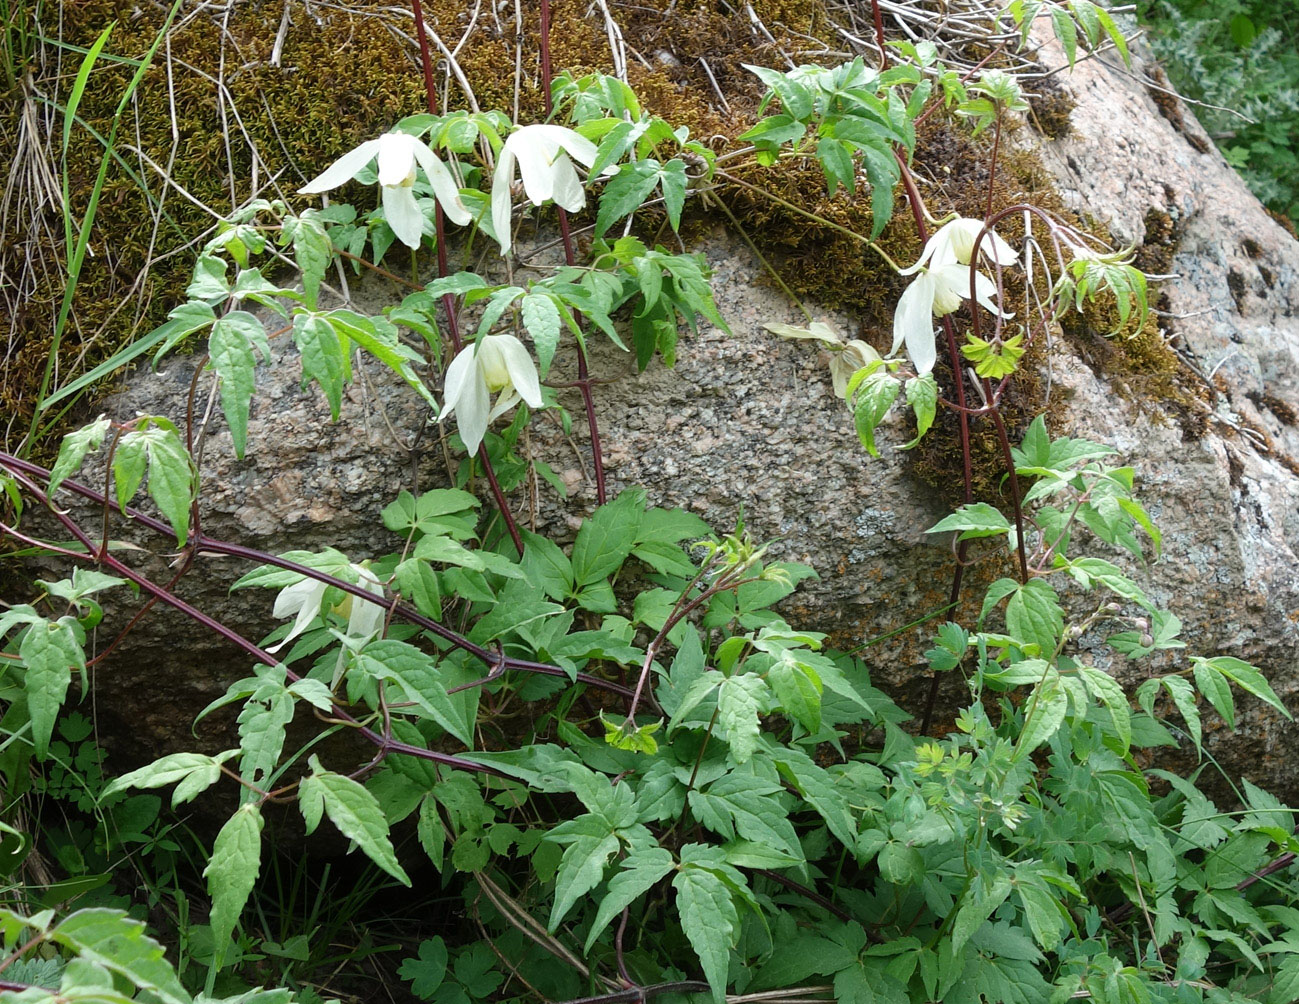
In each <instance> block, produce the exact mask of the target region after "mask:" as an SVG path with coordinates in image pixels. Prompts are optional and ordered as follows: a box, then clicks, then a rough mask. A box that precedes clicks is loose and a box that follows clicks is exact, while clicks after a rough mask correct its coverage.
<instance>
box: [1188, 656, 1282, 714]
mask: <svg viewBox="0 0 1299 1004" xmlns="http://www.w3.org/2000/svg"><path fill="white" fill-rule="evenodd" d="M1201 661H1203V662H1205V663H1207V664H1208V665H1209V666H1211V667H1212V668H1213V669H1215V670H1217V671H1218V672H1219V673H1221V674H1222V675H1223V676H1225V677H1226V678H1227V679H1228V680H1230V681H1231V682H1232V683H1234V684H1235V685H1236V686H1238V687H1239V688H1240V689H1241V690H1243V691H1245V692H1246V693H1250V694H1253V695H1254V696H1255V697H1257V698H1258V699H1259V700H1261V701H1266V702H1267V703H1268V704H1270V705H1271V706H1272V707H1273V708H1275V709H1276V710H1277V711H1279V712H1281V714H1283V715H1285V716H1286V718H1288V719H1290V720H1291V721H1293V720H1294V716H1293V715H1291V714H1290V711H1289V709H1288V708H1286V706H1285V705H1284V704H1282V703H1281V699H1280V698H1279V697H1277V696H1276V692H1275V691H1274V690H1273V689H1272V687H1271V685H1270V684H1269V683H1268V682H1267V679H1266V677H1264V676H1263V674H1262V673H1261V672H1259V670H1258V669H1257V668H1255V667H1254V666H1251V665H1250V664H1249V663H1247V662H1244V661H1243V660H1241V659H1237V658H1234V657H1233V656H1230V655H1219V656H1215V657H1214V658H1212V659H1204V660H1201ZM1223 717H1224V718H1225V717H1226V716H1225V715H1224V716H1223Z"/></svg>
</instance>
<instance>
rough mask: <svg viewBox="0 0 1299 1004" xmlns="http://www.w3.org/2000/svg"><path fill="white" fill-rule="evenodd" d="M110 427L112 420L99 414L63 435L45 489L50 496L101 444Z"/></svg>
mask: <svg viewBox="0 0 1299 1004" xmlns="http://www.w3.org/2000/svg"><path fill="white" fill-rule="evenodd" d="M111 427H112V422H110V421H109V420H108V418H107V417H106V416H104V415H101V416H100V417H99V418H97V419H96V420H95V421H93V422H91V423H90V424H89V425H86V426H83V427H82V428H80V429H77V430H76V431H75V432H69V433H68V434H67V435H66V436H64V437H63V442H62V444H60V446H59V456H58V459H57V460H55V461H54V466H53V468H51V469H50V483H49V488H48V489H47V490H48V493H49V494H50V495H51V496H52V495H53V494H54V493H55V492H56V491H58V488H59V485H60V484H61V483H62V482H63V481H65V480H66V479H67V478H69V477H71V476H72V475H73V474H75V473H76V472H77V471H78V470H80V469H81V463H82V461H84V460H85V459H86V454H88V453H94V452H95V451H96V450H98V449H99V447H100V446H101V445H103V442H104V437H105V436H106V435H107V434H108V430H109V429H110V428H111Z"/></svg>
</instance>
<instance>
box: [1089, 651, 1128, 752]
mask: <svg viewBox="0 0 1299 1004" xmlns="http://www.w3.org/2000/svg"><path fill="white" fill-rule="evenodd" d="M1078 674H1079V675H1080V676H1081V677H1082V678H1083V681H1084V682H1085V683H1086V684H1087V689H1088V690H1090V691H1091V692H1092V694H1093V695H1094V696H1095V697H1097V698H1099V699H1100V701H1101V703H1102V704H1104V705H1105V707H1107V708H1108V709H1109V712H1110V718H1111V719H1113V721H1114V731H1115V732H1116V733H1117V734H1118V737H1119V742H1121V743H1122V744H1123V748H1124V750H1125V751H1126V750H1127V748H1128V747H1129V746H1131V745H1132V709H1131V707H1130V706H1129V705H1128V695H1127V694H1125V693H1124V692H1123V688H1122V687H1121V686H1119V683H1118V681H1117V680H1115V679H1114V677H1112V676H1110V675H1109V674H1108V673H1106V672H1105V671H1104V670H1101V669H1097V668H1096V667H1094V666H1088V665H1086V664H1083V665H1080V666H1079V667H1078Z"/></svg>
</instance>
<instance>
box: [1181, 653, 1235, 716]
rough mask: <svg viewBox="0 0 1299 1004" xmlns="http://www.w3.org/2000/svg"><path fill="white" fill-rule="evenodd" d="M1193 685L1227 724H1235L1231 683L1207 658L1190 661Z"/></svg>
mask: <svg viewBox="0 0 1299 1004" xmlns="http://www.w3.org/2000/svg"><path fill="white" fill-rule="evenodd" d="M1192 666H1193V667H1194V668H1193V670H1192V671H1193V673H1194V675H1195V686H1196V687H1197V688H1198V689H1199V691H1200V693H1201V694H1203V695H1204V696H1205V698H1207V699H1208V701H1209V703H1210V704H1212V705H1213V706H1214V708H1215V709H1216V710H1217V712H1218V714H1220V715H1222V717H1223V718H1224V719H1225V720H1226V722H1227V724H1228V725H1229V726H1233V727H1234V726H1235V724H1236V701H1235V699H1234V698H1233V697H1232V696H1231V685H1230V684H1228V682H1227V678H1226V677H1225V676H1223V675H1222V673H1220V672H1219V671H1218V670H1217V669H1216V668H1215V667H1214V666H1213V665H1212V664H1211V663H1210V662H1209V660H1207V659H1196V660H1194V661H1193V662H1192Z"/></svg>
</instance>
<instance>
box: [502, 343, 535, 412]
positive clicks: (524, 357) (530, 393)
mask: <svg viewBox="0 0 1299 1004" xmlns="http://www.w3.org/2000/svg"><path fill="white" fill-rule="evenodd" d="M495 342H496V348H497V349H498V350H499V351H500V353H501V358H503V359H504V360H505V368H506V370H508V371H509V374H510V384H511V385H512V386H513V387H514V389H515V390H516V391H517V392H518V394H519V396H520V397H521V398H523V400H525V401H527V402H528V406H529V407H531V408H540V407H541V384H540V382H539V381H538V378H537V365H536V363H534V362H533V361H532V355H531V354H530V353H529V352H528V350H527V349H526V348H525V347H524V345H523V343H522V342H521V341H519V340H518V339H517V338H515V337H514V336H513V335H497V336H496V337H495Z"/></svg>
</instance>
